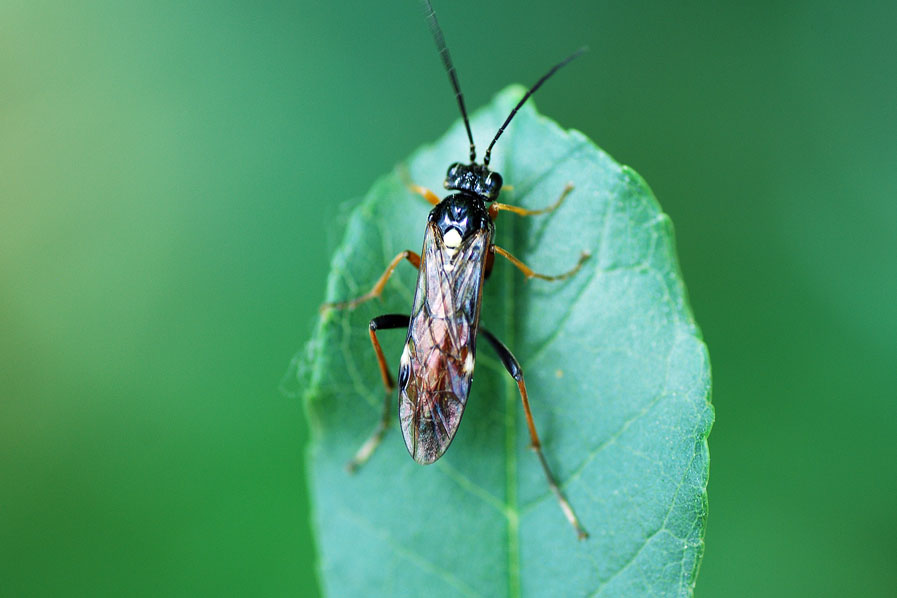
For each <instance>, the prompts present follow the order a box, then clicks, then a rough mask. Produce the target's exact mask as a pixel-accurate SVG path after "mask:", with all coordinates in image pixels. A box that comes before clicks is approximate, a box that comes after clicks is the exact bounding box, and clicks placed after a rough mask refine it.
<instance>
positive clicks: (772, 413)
mask: <svg viewBox="0 0 897 598" xmlns="http://www.w3.org/2000/svg"><path fill="white" fill-rule="evenodd" d="M582 4H584V3H578V2H568V1H566V0H555V1H553V2H550V3H543V4H537V3H532V4H530V5H527V6H526V7H520V6H519V5H518V4H516V3H512V2H510V1H502V2H488V3H481V2H475V1H472V0H465V1H457V0H456V1H451V2H449V1H448V0H443V1H439V2H437V6H436V8H437V10H439V14H440V19H441V21H442V25H443V27H444V29H445V31H446V36H447V39H448V41H449V43H450V44H451V48H452V53H453V55H454V57H455V61H456V63H457V65H458V67H459V69H460V75H461V81H462V84H463V86H464V90H465V93H466V95H467V99H468V104H469V105H470V106H471V107H478V106H480V105H482V104H484V103H485V102H487V101H488V100H489V98H490V97H491V96H492V94H493V93H494V92H496V91H497V90H498V89H500V88H501V87H503V86H505V85H506V84H508V83H511V82H521V83H531V82H532V81H533V80H534V79H535V78H536V77H537V76H538V75H540V74H541V73H542V72H543V71H544V70H545V69H546V68H547V66H549V65H550V64H551V63H552V62H553V61H555V60H557V59H559V58H560V57H562V56H564V55H566V53H568V52H569V51H571V50H572V49H574V48H576V47H578V46H580V45H582V44H588V45H589V46H590V47H591V52H590V53H589V54H588V55H587V57H586V58H584V59H582V60H580V61H578V63H576V64H574V65H571V66H570V67H569V68H568V69H566V70H565V71H564V72H562V73H561V74H560V76H558V77H557V78H555V79H553V80H552V81H551V83H550V84H549V85H548V86H547V87H546V88H545V89H544V90H543V91H540V92H539V95H538V97H537V103H538V105H539V108H540V109H541V111H542V112H544V113H545V114H547V115H549V116H551V117H552V118H554V119H555V120H557V121H558V122H560V123H561V124H562V125H564V126H567V127H575V128H578V129H580V130H582V131H583V132H585V133H586V134H587V135H588V136H589V137H591V138H592V139H593V140H595V142H596V143H598V144H599V145H600V146H602V147H603V148H604V149H606V150H607V151H609V152H610V153H611V154H612V155H613V156H614V157H616V158H617V159H618V160H619V161H621V162H623V163H626V164H629V165H631V166H633V167H634V168H635V169H636V170H638V171H639V172H640V173H641V174H642V175H643V176H644V177H645V178H646V179H647V180H648V182H649V183H650V184H651V185H652V187H653V189H654V190H655V192H656V193H657V196H658V198H659V199H660V201H661V203H662V205H663V207H664V209H665V210H666V211H667V212H668V213H669V214H670V215H671V216H672V219H673V221H674V222H675V224H676V229H677V241H678V247H679V255H680V258H681V262H682V270H683V273H684V275H685V279H686V283H687V284H688V288H689V293H690V297H691V301H692V305H693V308H694V310H695V312H696V316H697V318H698V321H699V323H700V324H701V326H702V328H703V331H704V334H705V337H706V339H707V342H708V344H709V346H710V351H711V357H712V361H713V368H714V372H713V373H714V397H713V400H714V404H715V407H716V412H717V423H716V425H715V428H714V430H713V433H712V435H711V437H710V447H711V456H712V467H711V472H712V476H711V483H710V518H709V523H708V532H707V544H706V554H705V558H704V564H703V567H702V571H701V575H700V577H699V580H698V586H697V594H698V596H707V597H709V596H844V595H856V596H875V595H878V596H883V595H891V596H893V595H894V592H895V591H897V466H895V463H897V442H895V432H897V400H895V399H897V390H895V389H897V343H895V339H897V308H895V295H897V41H895V40H897V36H895V35H894V32H893V29H894V24H895V23H897V4H895V3H894V2H893V1H889V2H881V3H877V4H876V3H870V2H860V3H846V2H842V3H821V2H755V3H750V4H747V3H729V4H726V5H723V4H718V3H710V2H705V3H670V2H655V3H591V5H590V6H589V7H588V8H585V7H583V6H582ZM456 118H457V113H456V108H455V106H454V103H453V98H452V95H451V93H450V90H449V86H448V82H447V80H446V76H445V73H444V72H443V71H442V68H441V65H440V63H439V61H438V58H437V56H436V52H435V50H434V46H433V42H432V40H431V39H430V37H429V33H428V31H427V28H426V25H425V23H424V20H423V9H422V7H421V6H420V5H419V3H418V2H416V1H414V0H407V1H403V2H388V3H387V2H337V3H307V2H296V1H294V2H273V1H260V2H246V1H243V2H236V1H231V2H215V3H213V2H202V1H195V0H187V1H179V2H152V3H150V2H145V3H136V2H111V1H109V2H103V1H86V2H78V3H69V2H53V1H40V0H37V1H36V0H29V1H27V2H26V1H18V0H4V1H3V2H2V3H0V392H2V394H0V594H2V595H4V596H40V595H79V594H83V595H107V596H112V595H147V596H160V595H184V596H194V595H218V594H227V595H259V596H278V595H292V596H295V595H301V596H313V595H316V593H317V589H316V586H315V574H314V559H315V555H314V548H313V544H312V538H311V532H310V528H309V523H308V499H307V497H306V483H305V480H304V469H303V468H304V463H303V443H304V442H305V439H306V429H305V424H304V421H303V413H302V408H301V405H300V404H299V402H298V401H297V400H296V399H290V398H287V397H284V396H283V395H281V394H280V393H279V392H278V384H279V381H280V378H281V376H282V375H283V373H284V372H285V371H286V368H287V364H288V362H289V360H290V358H291V356H292V355H293V354H294V353H295V352H296V351H297V350H298V349H299V348H300V347H301V346H302V344H303V342H304V341H305V339H306V338H307V337H308V335H309V333H310V331H311V327H312V324H313V322H314V320H315V317H316V306H317V305H318V303H319V302H320V300H321V298H322V296H323V287H324V280H325V276H326V271H327V265H328V259H329V253H330V251H331V249H332V248H333V247H334V245H335V239H336V238H337V235H338V233H339V230H340V221H341V218H342V217H343V215H344V212H343V210H341V207H340V205H341V203H342V202H343V201H344V200H346V199H350V198H353V197H358V196H360V195H361V194H363V193H364V192H365V191H366V189H367V188H368V187H369V186H370V184H371V183H372V182H373V181H374V179H375V178H376V177H377V176H379V175H381V174H383V173H385V172H387V171H388V170H389V169H391V168H392V167H393V165H394V164H395V163H396V162H398V161H400V160H401V159H402V158H403V157H405V156H407V155H408V154H409V153H410V152H411V151H412V150H413V149H414V148H416V147H417V146H418V145H420V144H422V143H424V142H428V141H431V140H433V139H434V138H436V137H437V136H439V135H440V134H441V133H442V132H443V131H444V130H445V129H446V128H447V127H448V126H449V124H450V123H451V122H452V121H453V120H455V119H456ZM464 154H465V149H464V148H459V154H458V157H459V159H462V158H464ZM372 383H374V381H372ZM346 400H352V397H347V398H346Z"/></svg>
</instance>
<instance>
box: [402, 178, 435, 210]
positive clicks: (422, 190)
mask: <svg viewBox="0 0 897 598" xmlns="http://www.w3.org/2000/svg"><path fill="white" fill-rule="evenodd" d="M408 189H409V190H411V191H413V192H414V193H417V194H418V195H420V196H421V197H423V198H424V199H426V200H427V201H428V202H430V204H432V205H434V206H435V205H436V204H438V203H439V202H440V201H442V200H441V199H439V196H438V195H436V194H435V193H433V192H432V191H430V190H429V189H427V188H426V187H421V186H420V185H415V184H414V183H408Z"/></svg>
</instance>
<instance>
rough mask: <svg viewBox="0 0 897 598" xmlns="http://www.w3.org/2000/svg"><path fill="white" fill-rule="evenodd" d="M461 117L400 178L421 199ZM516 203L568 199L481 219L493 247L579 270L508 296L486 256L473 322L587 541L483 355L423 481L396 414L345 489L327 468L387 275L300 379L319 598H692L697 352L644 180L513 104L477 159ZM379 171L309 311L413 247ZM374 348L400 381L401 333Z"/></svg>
mask: <svg viewBox="0 0 897 598" xmlns="http://www.w3.org/2000/svg"><path fill="white" fill-rule="evenodd" d="M523 91H524V90H522V89H521V88H519V87H511V88H508V89H506V90H504V91H503V92H501V93H500V94H498V96H496V98H495V100H494V101H493V102H492V104H490V105H489V106H488V107H486V108H485V109H483V110H481V111H479V112H478V113H477V114H476V115H475V116H474V117H473V121H472V125H473V130H474V135H475V136H476V138H477V139H479V141H480V143H483V142H484V141H486V140H488V139H490V138H491V135H492V134H493V133H494V131H496V130H497V128H498V126H499V125H500V124H501V122H502V120H503V119H504V117H505V116H506V115H507V114H508V113H509V111H510V109H511V107H512V106H513V105H514V103H516V101H518V99H519V98H520V97H521V94H522V93H523ZM466 153H467V142H466V139H465V135H464V132H463V128H462V127H461V124H460V123H456V124H455V126H453V127H452V129H451V130H450V131H449V132H448V134H446V135H445V137H444V138H443V139H441V140H439V141H438V142H437V143H436V144H435V145H433V146H428V147H424V148H422V149H421V150H419V151H417V152H416V153H415V154H414V155H413V156H412V157H411V158H410V159H409V160H408V161H407V162H406V166H407V169H408V173H409V174H410V176H411V179H412V180H414V181H415V182H417V183H419V184H421V185H424V186H426V187H428V188H430V189H434V190H435V189H440V188H441V183H442V179H443V177H444V175H445V170H446V168H447V167H448V165H449V164H450V163H452V162H454V161H457V160H464V159H465V156H466ZM492 164H493V167H494V168H495V170H497V171H498V172H500V173H501V174H502V175H503V176H504V180H505V183H506V184H508V185H513V190H511V191H507V192H505V193H503V194H502V201H503V202H505V203H512V204H516V205H521V206H525V207H528V208H540V207H545V206H548V205H549V204H551V203H553V202H554V201H555V200H556V198H557V197H558V195H559V194H560V193H561V191H562V189H563V188H564V185H565V184H566V183H567V182H568V181H570V182H573V183H574V184H575V186H576V187H575V190H574V191H573V192H572V193H571V195H570V196H569V198H568V200H567V202H566V203H565V204H564V205H563V206H561V208H560V209H558V210H557V211H555V212H553V213H550V214H547V215H541V216H532V217H527V218H521V217H519V216H516V215H514V214H510V213H505V214H503V215H502V216H501V218H499V219H498V220H497V222H496V228H497V233H496V235H497V237H496V243H497V244H498V245H501V246H503V247H505V248H506V249H508V250H509V251H510V252H511V253H513V254H514V255H516V256H517V257H519V258H520V259H521V260H523V261H524V262H525V263H527V264H528V265H530V266H531V267H532V268H533V269H534V270H535V271H537V272H544V273H558V272H562V271H565V270H567V269H569V268H570V267H572V266H573V265H574V264H575V263H576V261H577V258H578V256H579V255H580V252H581V251H583V250H586V251H589V252H590V253H591V255H592V257H591V259H590V260H589V261H587V262H586V264H585V266H584V267H583V269H582V270H581V271H580V272H579V273H578V274H577V275H575V276H574V277H572V278H571V279H568V280H566V281H563V282H556V283H551V282H545V281H540V280H532V281H529V282H527V281H525V280H524V277H523V276H522V275H521V273H520V272H519V271H518V270H517V269H516V268H514V267H513V266H512V265H511V264H510V263H509V262H507V261H505V260H503V259H501V258H498V257H497V258H496V262H495V268H494V270H493V272H492V276H491V278H490V279H488V280H487V281H486V283H485V288H486V290H485V294H484V298H483V311H482V318H481V323H482V325H483V326H485V327H487V328H489V329H490V330H491V331H492V332H494V333H495V334H496V335H497V336H498V337H499V338H501V339H502V340H503V341H504V342H505V344H506V345H507V346H508V347H509V348H510V349H511V350H512V351H513V352H514V353H515V354H516V356H517V358H518V359H519V361H520V363H521V364H522V365H523V368H524V371H525V373H526V381H527V387H528V390H529V396H530V401H531V403H532V410H533V414H534V418H535V422H536V426H537V428H538V430H539V433H540V435H541V438H542V442H543V447H544V452H545V455H546V457H547V459H548V462H549V463H550V464H551V466H552V468H553V469H554V472H555V474H556V475H557V477H558V479H559V480H560V481H561V483H562V486H563V488H564V491H565V492H566V493H567V496H568V497H569V499H570V502H571V503H572V505H573V506H574V508H575V509H576V510H577V512H578V514H579V516H580V518H581V520H582V522H583V525H584V526H585V528H586V529H587V530H588V531H589V532H590V534H591V537H590V538H589V539H588V540H585V541H577V539H576V535H575V534H574V532H573V529H572V528H571V526H570V525H569V524H568V522H567V521H566V520H565V518H564V516H563V514H562V512H561V509H560V508H559V506H558V503H557V501H556V500H555V499H554V497H553V495H552V494H551V493H550V492H549V489H548V486H547V484H546V482H545V479H544V477H543V474H542V470H541V469H540V466H539V463H538V460H537V458H536V456H535V454H534V453H533V452H532V451H531V450H529V449H528V444H529V436H528V434H527V429H526V425H525V419H524V417H523V411H522V408H521V406H520V399H519V395H518V391H517V386H516V384H514V382H513V380H512V379H511V378H510V376H508V374H507V372H506V371H505V370H504V369H503V367H502V366H501V363H500V362H499V360H498V359H497V357H496V355H495V354H494V353H493V352H492V350H491V347H489V346H488V344H487V343H480V345H479V352H478V355H477V369H476V376H475V381H474V384H473V390H472V393H471V396H470V399H469V401H468V407H467V411H466V413H465V416H464V420H463V422H462V424H461V427H460V430H459V432H458V434H457V436H456V438H455V440H454V443H453V445H452V446H451V448H450V449H449V450H448V452H447V453H446V455H445V456H444V457H443V458H442V459H440V460H439V461H437V462H436V463H435V464H433V465H431V466H426V467H424V466H421V465H418V464H417V463H415V462H414V461H413V460H412V459H411V458H410V457H409V455H408V453H407V452H406V450H405V446H404V443H403V441H402V438H401V432H400V429H399V424H398V417H397V415H396V414H395V402H394V401H395V400H396V399H395V397H393V399H392V401H393V421H392V424H391V426H390V430H389V432H388V433H387V435H386V437H385V439H384V441H383V443H382V444H381V445H380V448H379V449H378V450H377V452H376V453H375V454H374V455H373V457H372V458H371V460H370V461H369V462H368V463H367V464H366V465H365V466H363V467H362V468H361V469H360V471H358V472H357V473H356V474H354V475H351V474H348V473H347V472H346V470H345V468H344V466H345V464H346V462H347V461H348V460H349V459H350V458H351V457H352V455H353V454H354V452H355V451H356V450H357V449H358V448H359V446H360V445H361V444H362V443H363V442H364V441H365V439H366V438H367V437H368V435H369V434H370V433H371V432H372V430H373V429H374V428H375V426H376V423H377V421H378V419H379V416H380V409H381V405H382V401H383V390H382V385H381V382H380V376H379V373H378V369H377V365H376V358H375V355H374V352H373V350H372V349H371V344H370V341H369V338H368V322H369V320H370V319H371V318H372V317H374V316H376V315H379V314H384V313H408V311H409V309H410V305H411V300H412V296H413V292H414V288H415V287H414V285H415V279H416V274H417V273H416V272H415V271H414V269H413V268H412V267H411V266H409V265H408V264H407V263H403V264H400V265H399V267H398V270H397V272H396V275H395V276H393V278H392V279H391V280H390V282H389V284H388V285H387V287H386V290H385V292H384V294H383V297H382V300H373V301H370V302H368V303H366V304H364V305H362V306H359V307H358V308H357V309H355V310H354V311H329V312H326V313H325V314H324V315H323V316H322V317H321V320H320V322H319V325H318V327H317V329H316V332H315V334H314V337H313V339H312V341H311V342H310V344H309V347H308V349H309V350H308V353H307V357H306V360H307V361H306V363H305V364H304V366H303V368H302V370H303V374H302V376H301V382H302V383H303V386H304V392H305V401H306V407H307V412H308V416H309V420H310V422H311V432H312V440H311V447H310V449H309V454H308V459H309V463H308V466H309V472H310V476H311V488H312V492H313V501H312V502H313V505H314V507H313V511H314V514H313V517H314V527H315V529H316V533H317V540H318V547H319V551H320V553H319V554H320V563H319V566H320V577H321V584H322V586H323V589H324V591H325V594H326V595H328V596H334V597H343V596H365V597H375V596H389V597H390V598H395V597H398V596H423V595H425V596H428V597H439V596H452V597H454V596H482V597H488V598H495V597H501V596H511V597H517V596H562V597H568V596H645V595H653V596H689V595H691V594H692V589H693V587H694V583H695V576H696V574H697V569H698V565H699V562H700V559H701V554H702V552H703V536H704V522H705V518H706V514H707V495H706V487H707V476H708V451H707V435H708V433H709V430H710V426H711V423H712V421H713V411H712V408H711V406H710V403H709V398H710V367H709V362H708V355H707V349H706V347H705V345H704V343H703V342H702V341H701V337H700V333H699V331H698V329H697V327H696V325H695V322H694V320H693V318H692V315H691V313H690V310H689V307H688V304H687V300H686V296H685V289H684V286H683V284H682V281H681V276H680V273H679V269H678V265H677V262H676V256H675V253H674V247H673V230H672V225H671V223H670V220H669V218H668V217H667V216H666V215H665V214H663V213H662V212H661V211H660V208H659V206H658V204H657V201H656V200H655V199H654V197H653V195H652V193H651V191H650V190H649V188H648V186H647V185H646V184H645V182H644V181H643V180H642V179H641V178H640V177H639V176H638V175H637V174H636V173H634V172H633V171H632V170H630V169H629V168H626V167H624V166H620V165H619V164H617V163H616V162H614V161H613V160H612V159H611V158H610V157H609V156H608V155H607V154H605V153H604V152H602V151H601V150H600V149H598V148H597V147H595V145H594V144H593V143H592V142H590V141H589V140H588V139H587V138H586V137H585V136H583V135H582V134H581V133H579V132H576V131H563V130H561V129H560V128H559V127H558V126H557V125H556V124H555V123H553V122H552V121H550V120H548V119H546V118H544V117H541V116H539V115H538V114H537V113H536V111H535V109H534V108H533V107H532V104H528V105H527V106H526V107H525V108H524V109H522V110H521V111H520V113H519V114H518V115H517V117H516V118H515V120H514V122H513V123H512V125H511V126H510V127H509V129H508V130H507V131H506V133H505V135H504V136H503V138H502V139H501V141H500V142H499V143H498V144H497V147H496V151H495V153H494V156H493V163H492ZM398 172H399V170H398V169H397V170H396V172H394V173H392V174H390V175H387V176H385V177H384V178H382V179H380V180H379V181H377V183H376V184H375V185H374V187H373V188H372V189H371V191H370V193H368V195H367V197H365V199H364V200H363V201H362V202H361V203H360V205H358V206H357V207H356V208H355V209H354V210H353V212H352V213H351V215H350V216H349V221H348V226H347V230H346V234H345V237H344V240H343V242H342V244H341V245H340V246H339V248H338V249H337V251H336V255H335V256H334V258H333V264H332V271H331V273H330V278H329V281H328V288H327V301H339V300H344V299H347V298H351V297H355V296H358V295H360V294H362V293H364V292H366V291H367V290H368V289H369V288H370V287H371V285H372V284H373V283H374V282H375V281H376V280H377V278H378V277H379V276H380V275H381V273H382V272H383V269H384V267H385V265H386V264H387V263H388V262H389V260H390V259H392V258H393V257H394V256H395V255H396V254H397V253H398V252H399V251H401V250H403V249H412V250H414V251H419V248H420V246H421V241H422V239H423V232H424V223H425V222H426V215H427V212H428V210H429V209H430V206H429V205H428V204H426V203H425V202H424V201H423V200H422V199H421V198H420V197H418V196H416V195H413V194H411V193H409V192H408V191H407V190H406V188H405V186H404V185H403V183H402V179H401V177H400V176H399V174H398ZM379 337H380V338H381V342H382V343H383V345H384V350H385V352H386V355H387V358H388V359H389V361H390V363H391V367H392V368H393V369H394V370H396V371H397V369H398V357H399V355H400V353H401V348H402V343H403V341H404V331H383V332H381V333H380V335H379Z"/></svg>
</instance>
